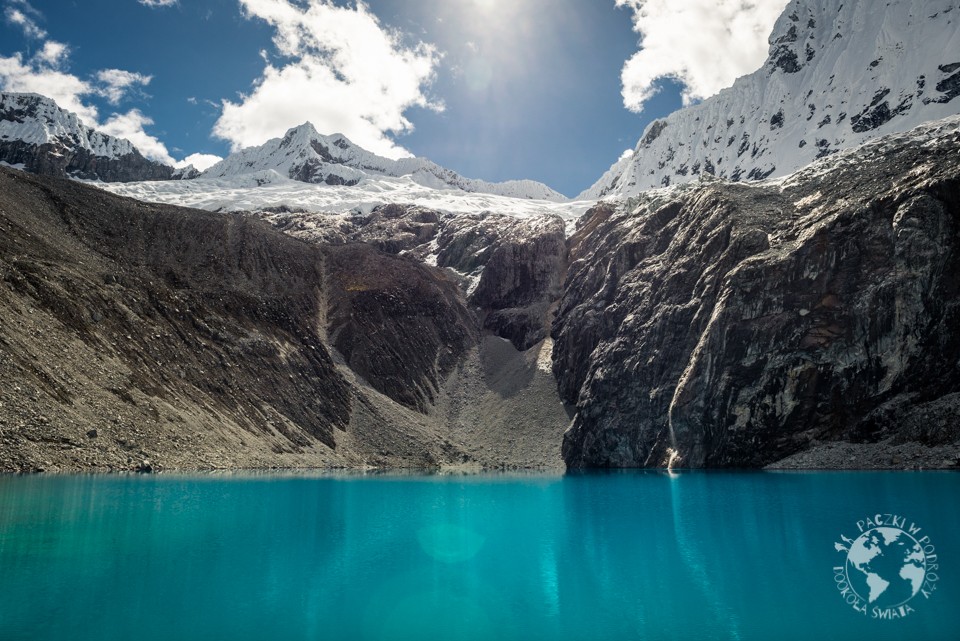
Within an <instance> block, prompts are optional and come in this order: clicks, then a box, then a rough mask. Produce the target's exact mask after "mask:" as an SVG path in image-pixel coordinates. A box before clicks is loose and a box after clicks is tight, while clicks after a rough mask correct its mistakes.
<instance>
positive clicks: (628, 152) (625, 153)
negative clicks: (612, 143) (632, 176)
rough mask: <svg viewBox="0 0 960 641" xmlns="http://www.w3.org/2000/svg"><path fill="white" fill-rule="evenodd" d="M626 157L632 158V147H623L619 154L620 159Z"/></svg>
mask: <svg viewBox="0 0 960 641" xmlns="http://www.w3.org/2000/svg"><path fill="white" fill-rule="evenodd" d="M627 158H633V149H624V150H623V153H622V154H620V160H626V159H627Z"/></svg>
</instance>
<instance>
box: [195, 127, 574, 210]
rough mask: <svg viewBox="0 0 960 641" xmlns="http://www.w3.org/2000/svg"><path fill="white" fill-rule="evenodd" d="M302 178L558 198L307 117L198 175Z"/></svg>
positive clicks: (538, 186) (526, 183)
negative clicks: (397, 152) (368, 143)
mask: <svg viewBox="0 0 960 641" xmlns="http://www.w3.org/2000/svg"><path fill="white" fill-rule="evenodd" d="M270 172H276V174H278V175H279V176H281V177H284V178H290V179H292V180H297V181H300V182H306V183H323V184H326V185H348V186H353V185H356V184H358V183H360V182H361V181H363V180H365V179H376V178H379V177H385V176H386V177H393V178H399V177H403V176H410V177H411V179H412V180H413V181H414V182H416V183H418V184H420V185H423V186H425V187H431V188H434V189H457V190H461V191H465V192H478V193H486V194H496V195H499V196H510V197H513V198H533V199H537V200H547V201H553V202H562V201H565V200H566V197H565V196H564V195H563V194H560V193H558V192H556V191H554V190H552V189H550V188H549V187H547V186H546V185H544V184H543V183H538V182H536V181H533V180H510V181H507V182H502V183H491V182H487V181H484V180H475V179H472V178H464V177H463V176H461V175H460V174H458V173H456V172H454V171H451V170H449V169H445V168H443V167H441V166H439V165H437V164H436V163H434V162H431V161H429V160H427V159H426V158H400V159H398V160H392V159H390V158H384V157H382V156H377V155H376V154H373V153H371V152H369V151H366V150H365V149H362V148H361V147H359V146H357V145H356V144H354V143H352V142H350V140H348V139H347V137H346V136H344V135H343V134H334V135H332V136H324V135H322V134H320V133H318V132H317V130H316V129H315V128H314V127H313V125H312V124H310V123H309V122H307V123H304V124H302V125H300V126H299V127H294V128H293V129H290V130H289V131H287V133H286V134H285V135H284V136H283V137H282V138H274V139H272V140H268V141H267V142H265V143H264V144H262V145H260V146H258V147H249V148H247V149H242V150H240V151H238V152H236V153H233V154H231V155H230V156H228V157H227V158H224V159H223V160H222V161H220V162H219V163H217V164H216V165H214V166H213V167H210V168H209V169H207V170H206V171H204V172H203V174H202V175H201V177H202V178H210V179H214V178H239V177H243V176H248V175H261V176H263V175H264V174H267V176H264V177H262V178H261V180H269V177H268V175H269V173H270Z"/></svg>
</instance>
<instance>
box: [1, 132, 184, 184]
mask: <svg viewBox="0 0 960 641" xmlns="http://www.w3.org/2000/svg"><path fill="white" fill-rule="evenodd" d="M0 159H2V160H3V161H4V162H7V163H9V164H11V165H18V164H22V165H24V169H25V170H27V171H29V172H31V173H35V174H41V175H44V176H57V177H60V178H65V177H67V176H71V177H74V178H82V179H84V180H102V181H104V182H135V181H138V180H171V179H172V178H174V169H173V167H168V166H167V165H163V164H161V163H158V162H154V161H152V160H147V159H146V158H144V157H143V156H141V155H140V154H139V153H132V154H127V155H125V156H121V157H119V158H108V157H105V156H94V155H92V154H91V153H90V152H89V151H88V150H86V149H82V148H80V149H77V148H71V147H70V146H68V145H64V144H57V145H53V144H44V145H31V144H28V143H24V142H22V141H19V140H11V141H6V140H5V141H0Z"/></svg>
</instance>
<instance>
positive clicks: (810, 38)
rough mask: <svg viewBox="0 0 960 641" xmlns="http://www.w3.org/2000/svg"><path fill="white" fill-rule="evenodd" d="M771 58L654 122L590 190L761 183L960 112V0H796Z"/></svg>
mask: <svg viewBox="0 0 960 641" xmlns="http://www.w3.org/2000/svg"><path fill="white" fill-rule="evenodd" d="M769 45H770V48H769V53H768V58H767V61H766V63H765V64H764V65H763V67H761V68H760V69H758V70H757V71H756V72H754V73H752V74H749V75H747V76H744V77H742V78H739V79H738V80H737V81H736V82H735V83H734V84H733V86H732V87H730V88H728V89H724V90H723V91H721V92H720V93H718V94H717V95H716V96H713V97H712V98H709V99H707V100H705V101H703V102H702V103H699V104H697V105H694V106H691V107H688V108H686V109H682V110H680V111H678V112H675V113H673V114H671V115H670V116H668V117H666V118H664V119H661V120H657V121H654V122H653V123H651V124H650V125H648V126H647V128H646V130H645V131H644V133H643V135H642V136H641V138H640V140H639V142H638V143H637V146H636V148H635V152H634V155H633V157H632V159H630V161H629V162H624V161H619V162H618V163H617V164H615V165H614V166H613V167H611V169H610V170H609V171H608V172H607V173H606V174H605V175H604V176H603V177H602V178H601V179H600V180H599V181H597V183H596V184H594V185H593V186H592V187H590V188H589V189H588V190H586V191H584V192H583V193H582V194H581V195H580V198H601V197H604V196H621V197H622V196H632V195H635V194H637V193H639V192H641V191H643V190H646V189H650V188H653V187H661V186H665V185H670V184H675V183H683V182H689V181H691V180H695V179H697V178H698V176H700V175H701V174H713V175H716V176H719V177H722V178H726V179H729V180H757V179H763V178H766V177H777V176H783V175H786V174H789V173H791V172H793V171H795V170H796V169H799V168H800V167H803V166H805V165H807V164H809V163H810V162H812V161H814V160H816V159H817V158H822V157H824V156H828V155H830V154H833V153H836V152H837V151H840V150H842V149H847V148H850V147H855V146H858V145H860V144H863V143H864V142H866V141H868V140H871V139H873V138H876V137H878V136H882V135H886V134H891V133H899V132H903V131H906V130H908V129H911V128H913V127H915V126H917V125H920V124H922V123H924V122H928V121H931V120H939V119H942V118H945V117H948V116H952V115H955V114H957V113H960V100H957V99H956V98H957V96H958V95H960V0H888V1H886V2H884V3H883V5H882V6H881V7H878V6H877V5H876V3H873V2H870V1H869V0H791V2H790V3H789V4H788V5H787V7H786V9H785V10H784V12H783V14H782V15H781V16H780V18H779V19H778V20H777V22H776V24H775V26H774V29H773V32H772V33H771V35H770V38H769Z"/></svg>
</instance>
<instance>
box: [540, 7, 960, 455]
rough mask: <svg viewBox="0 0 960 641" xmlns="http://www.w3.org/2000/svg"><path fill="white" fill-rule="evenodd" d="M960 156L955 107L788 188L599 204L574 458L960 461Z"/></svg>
mask: <svg viewBox="0 0 960 641" xmlns="http://www.w3.org/2000/svg"><path fill="white" fill-rule="evenodd" d="M917 19H920V18H919V17H918V18H917ZM924 19H925V18H924ZM958 159H960V119H957V118H953V119H949V120H947V121H941V122H939V123H935V124H932V125H929V126H926V127H923V128H920V129H917V130H914V131H913V132H911V133H909V134H903V135H896V136H891V137H887V138H884V139H881V140H879V141H877V142H875V143H870V144H868V145H866V146H864V147H862V148H860V149H857V150H854V151H849V152H843V153H841V154H838V155H836V156H834V157H832V158H830V159H825V160H823V161H820V162H819V163H815V164H813V165H811V166H810V167H809V168H807V169H804V170H802V171H800V172H798V173H797V174H795V175H793V176H791V177H789V178H788V179H786V180H783V181H779V182H773V183H761V184H731V183H725V182H720V181H709V182H705V183H699V184H690V185H684V186H682V187H676V188H671V189H668V190H657V191H651V192H648V193H646V194H642V195H641V196H639V197H638V198H637V199H635V200H632V201H629V202H628V203H627V204H625V205H622V206H614V205H612V204H603V205H600V206H598V207H596V208H595V209H594V210H592V211H591V212H590V213H589V214H588V215H587V216H585V217H584V219H583V220H581V222H580V225H579V229H578V231H577V232H576V234H575V235H574V236H573V237H572V238H571V248H570V253H571V260H572V263H571V267H570V270H569V275H568V278H567V281H566V285H565V292H564V295H563V297H562V299H561V301H560V305H559V309H558V312H557V319H556V321H555V324H554V329H553V337H554V340H555V349H554V364H553V367H554V373H555V374H556V376H557V379H558V382H559V386H560V389H561V394H562V395H563V396H564V398H565V399H566V400H567V401H569V402H571V403H576V410H577V414H576V418H575V420H574V423H573V425H572V427H571V429H570V430H569V431H568V432H567V433H566V435H565V437H564V443H563V455H564V459H565V460H566V462H567V464H568V465H569V466H570V467H574V468H576V467H592V466H612V467H621V466H626V467H632V466H653V467H656V466H663V465H665V464H666V463H667V461H668V459H669V457H670V451H671V450H673V451H675V452H676V453H677V454H678V455H679V457H680V463H679V464H680V465H682V466H687V467H705V466H710V467H730V466H745V467H758V466H763V465H766V464H769V463H772V462H774V461H777V460H779V459H782V458H784V457H788V456H790V455H795V454H797V453H799V452H805V451H809V450H813V449H816V448H818V447H820V444H822V443H824V442H850V443H875V442H889V443H894V444H896V443H898V442H903V441H914V442H919V443H923V444H927V445H946V446H952V447H953V450H955V451H957V452H960V448H958V447H957V446H956V445H954V444H958V443H960V428H958V425H960V421H958V420H957V419H958V417H960V403H958V398H960V394H958V392H960V333H958V331H957V328H958V327H960V281H958V279H957V277H956V275H957V274H960V160H958ZM842 464H844V465H852V466H856V465H857V463H856V462H855V461H844V462H842ZM946 464H952V463H950V461H947V462H946Z"/></svg>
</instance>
